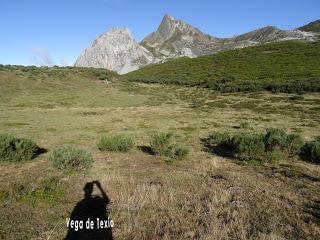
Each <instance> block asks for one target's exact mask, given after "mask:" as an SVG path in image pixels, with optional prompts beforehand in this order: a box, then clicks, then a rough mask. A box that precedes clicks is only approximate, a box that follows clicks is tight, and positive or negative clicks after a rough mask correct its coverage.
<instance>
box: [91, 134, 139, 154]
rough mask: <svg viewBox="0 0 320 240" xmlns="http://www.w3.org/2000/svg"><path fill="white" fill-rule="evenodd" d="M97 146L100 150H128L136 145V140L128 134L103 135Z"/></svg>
mask: <svg viewBox="0 0 320 240" xmlns="http://www.w3.org/2000/svg"><path fill="white" fill-rule="evenodd" d="M97 146H98V148H99V150H100V151H119V152H128V151H129V150H130V149H132V148H133V147H134V142H133V140H132V138H130V137H127V136H120V135H119V136H103V137H101V139H100V141H99V142H98V144H97Z"/></svg>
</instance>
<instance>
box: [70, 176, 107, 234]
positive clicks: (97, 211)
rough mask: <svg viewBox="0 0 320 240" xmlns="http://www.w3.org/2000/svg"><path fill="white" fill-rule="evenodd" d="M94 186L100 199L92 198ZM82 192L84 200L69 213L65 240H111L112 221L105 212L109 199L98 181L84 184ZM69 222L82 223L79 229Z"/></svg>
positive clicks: (97, 197)
mask: <svg viewBox="0 0 320 240" xmlns="http://www.w3.org/2000/svg"><path fill="white" fill-rule="evenodd" d="M94 185H96V186H97V187H98V189H99V190H100V193H101V197H100V196H92V192H93V187H94ZM83 190H84V198H83V199H82V200H81V201H80V202H78V203H77V205H76V206H75V208H74V209H73V211H72V213H71V216H70V221H69V226H68V233H67V236H66V237H65V240H77V239H83V240H84V239H86V240H112V239H113V237H112V228H111V227H110V221H112V220H111V219H110V218H109V217H108V211H107V205H108V204H109V203H110V199H109V198H108V196H107V195H106V193H105V192H104V190H103V189H102V187H101V184H100V182H98V181H93V182H88V183H86V184H85V186H84V188H83ZM71 221H78V223H79V222H82V223H83V225H82V227H80V224H78V228H77V227H76V224H73V225H72V224H71V223H72V222H71ZM98 221H99V224H98ZM90 223H91V224H90Z"/></svg>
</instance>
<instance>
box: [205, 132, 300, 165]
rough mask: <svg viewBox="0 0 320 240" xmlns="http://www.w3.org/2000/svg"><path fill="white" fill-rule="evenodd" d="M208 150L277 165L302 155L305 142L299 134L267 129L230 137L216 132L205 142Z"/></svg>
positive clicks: (244, 159) (222, 154)
mask: <svg viewBox="0 0 320 240" xmlns="http://www.w3.org/2000/svg"><path fill="white" fill-rule="evenodd" d="M204 143H205V146H206V147H207V149H209V150H210V151H212V152H213V153H216V154H218V155H221V156H225V157H234V158H237V159H239V160H242V161H259V162H264V161H266V162H272V163H277V162H279V161H280V160H282V159H284V158H286V157H287V156H294V155H298V154H300V153H301V149H302V147H303V145H304V140H303V138H302V137H301V135H299V134H297V133H290V134H287V133H286V132H285V131H284V130H282V129H276V128H271V129H267V133H266V134H265V135H263V134H256V133H238V134H236V135H234V136H229V135H228V134H226V133H218V132H214V133H212V134H211V135H209V137H208V138H206V139H205V140H204Z"/></svg>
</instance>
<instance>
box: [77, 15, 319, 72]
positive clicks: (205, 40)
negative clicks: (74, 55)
mask: <svg viewBox="0 0 320 240" xmlns="http://www.w3.org/2000/svg"><path fill="white" fill-rule="evenodd" d="M319 31H320V24H319V20H318V21H315V22H312V23H310V24H308V25H305V26H303V27H301V28H298V29H296V30H281V29H279V28H277V27H274V26H266V27H263V28H259V29H256V30H254V31H251V32H248V33H245V34H242V35H238V36H234V37H231V38H223V39H222V38H216V37H213V36H210V35H208V34H204V33H202V32H201V31H200V30H199V29H197V28H195V27H193V26H191V25H189V24H188V23H186V22H184V21H182V20H178V19H175V18H174V17H172V16H170V15H165V16H164V17H163V19H162V21H161V23H160V25H159V27H158V29H157V30H156V31H155V32H153V33H151V34H149V35H148V36H147V37H145V38H144V39H143V40H142V42H141V43H140V44H138V43H137V42H136V40H135V39H134V38H133V36H132V35H131V33H130V31H129V29H127V28H112V29H110V30H109V31H107V32H105V33H103V34H102V35H100V36H99V37H98V38H97V39H96V40H94V41H93V43H92V44H91V45H90V46H89V47H88V48H87V49H85V50H84V51H83V52H82V53H81V55H80V56H79V57H78V59H77V61H76V63H75V66H81V67H97V68H106V69H109V70H113V71H116V72H118V73H120V74H123V73H127V72H130V71H134V70H136V69H138V68H140V67H143V66H146V65H148V64H153V63H159V62H164V61H167V60H168V59H172V58H178V57H183V56H186V57H190V58H192V57H198V56H202V55H208V54H213V53H216V52H219V51H223V50H230V49H236V48H243V47H248V46H253V45H256V44H260V43H267V42H274V41H283V40H307V41H314V40H315V39H316V37H317V36H318V33H316V32H319Z"/></svg>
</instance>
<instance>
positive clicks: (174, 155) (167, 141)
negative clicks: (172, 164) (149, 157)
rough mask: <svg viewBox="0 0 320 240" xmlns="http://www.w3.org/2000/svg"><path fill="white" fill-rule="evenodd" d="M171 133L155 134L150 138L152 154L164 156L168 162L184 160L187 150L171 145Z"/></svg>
mask: <svg viewBox="0 0 320 240" xmlns="http://www.w3.org/2000/svg"><path fill="white" fill-rule="evenodd" d="M172 137H173V135H172V134H171V133H156V134H154V135H153V136H152V139H151V142H150V146H151V150H152V152H153V154H155V155H159V156H164V157H167V158H169V159H170V160H173V159H176V160H180V159H183V158H185V157H186V156H187V155H188V153H189V149H188V148H186V147H184V146H179V145H177V144H175V143H173V139H172Z"/></svg>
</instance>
